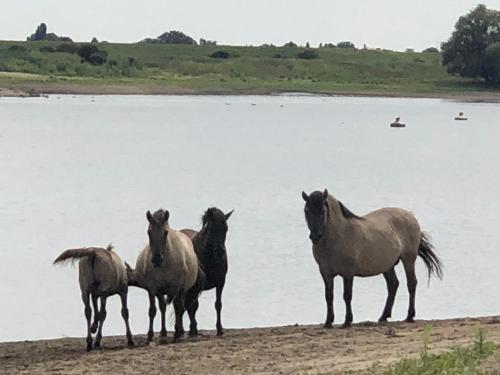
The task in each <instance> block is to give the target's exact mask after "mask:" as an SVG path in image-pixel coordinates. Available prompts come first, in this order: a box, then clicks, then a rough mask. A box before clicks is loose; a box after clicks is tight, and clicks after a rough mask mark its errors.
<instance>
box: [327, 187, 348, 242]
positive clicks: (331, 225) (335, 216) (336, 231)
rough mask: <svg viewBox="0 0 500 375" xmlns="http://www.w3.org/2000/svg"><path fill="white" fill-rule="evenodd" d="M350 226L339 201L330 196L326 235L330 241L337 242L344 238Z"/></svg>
mask: <svg viewBox="0 0 500 375" xmlns="http://www.w3.org/2000/svg"><path fill="white" fill-rule="evenodd" d="M348 225H349V223H348V220H346V218H345V217H344V216H343V215H342V212H341V210H340V206H339V203H338V201H337V200H336V199H335V198H333V197H332V196H331V195H330V196H328V217H327V225H326V232H327V233H326V235H327V237H329V240H332V241H336V240H338V239H339V238H342V236H343V234H344V232H345V231H346V227H347V226H348Z"/></svg>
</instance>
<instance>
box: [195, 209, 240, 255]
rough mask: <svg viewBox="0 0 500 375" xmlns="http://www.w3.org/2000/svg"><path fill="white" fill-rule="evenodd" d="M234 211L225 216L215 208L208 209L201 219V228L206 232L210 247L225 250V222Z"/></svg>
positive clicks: (226, 227)
mask: <svg viewBox="0 0 500 375" xmlns="http://www.w3.org/2000/svg"><path fill="white" fill-rule="evenodd" d="M233 212H234V210H232V211H230V212H228V213H227V214H225V213H224V212H222V211H221V210H219V209H218V208H216V207H212V208H209V209H208V210H206V211H205V213H204V214H203V217H202V219H201V220H202V222H203V228H204V230H206V231H207V233H208V235H209V238H210V240H209V241H211V245H212V246H214V247H216V248H217V249H221V250H225V249H226V244H225V243H226V235H227V230H228V226H227V221H228V220H229V218H230V217H231V215H232V214H233Z"/></svg>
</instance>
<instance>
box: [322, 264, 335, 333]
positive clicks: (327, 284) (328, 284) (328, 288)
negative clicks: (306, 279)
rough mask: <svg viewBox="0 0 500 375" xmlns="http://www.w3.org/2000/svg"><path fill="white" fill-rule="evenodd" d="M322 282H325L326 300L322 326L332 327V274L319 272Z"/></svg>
mask: <svg viewBox="0 0 500 375" xmlns="http://www.w3.org/2000/svg"><path fill="white" fill-rule="evenodd" d="M321 276H322V277H323V282H324V283H325V300H326V321H325V324H324V326H323V327H324V328H332V324H333V319H334V315H333V276H330V275H328V274H327V273H325V272H321Z"/></svg>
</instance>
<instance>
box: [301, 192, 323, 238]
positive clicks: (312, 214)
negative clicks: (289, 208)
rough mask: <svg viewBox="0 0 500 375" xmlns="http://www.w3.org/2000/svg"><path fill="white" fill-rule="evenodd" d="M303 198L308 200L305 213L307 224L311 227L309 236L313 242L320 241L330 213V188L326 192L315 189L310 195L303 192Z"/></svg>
mask: <svg viewBox="0 0 500 375" xmlns="http://www.w3.org/2000/svg"><path fill="white" fill-rule="evenodd" d="M302 198H303V199H304V201H305V202H306V205H305V207H304V213H305V215H306V222H307V226H308V227H309V232H310V234H309V238H310V239H311V241H312V243H313V244H316V243H318V242H319V241H320V240H321V237H322V236H323V233H324V231H325V227H326V222H327V217H328V215H327V213H328V200H327V198H328V190H326V189H325V191H324V192H321V191H315V192H312V193H311V194H310V195H307V194H306V193H304V192H302Z"/></svg>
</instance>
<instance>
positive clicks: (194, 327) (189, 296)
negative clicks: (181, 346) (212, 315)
mask: <svg viewBox="0 0 500 375" xmlns="http://www.w3.org/2000/svg"><path fill="white" fill-rule="evenodd" d="M185 305H186V310H187V312H188V315H189V321H190V324H189V336H191V337H194V336H198V323H197V322H196V311H197V310H198V307H199V305H200V304H199V302H198V290H197V289H196V288H194V287H193V288H191V289H190V290H189V291H188V292H187V293H186V302H185Z"/></svg>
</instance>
